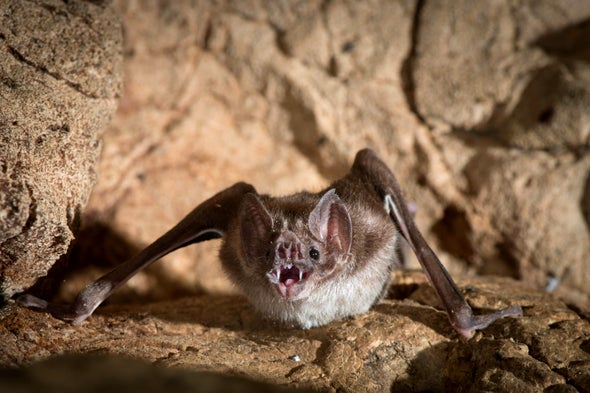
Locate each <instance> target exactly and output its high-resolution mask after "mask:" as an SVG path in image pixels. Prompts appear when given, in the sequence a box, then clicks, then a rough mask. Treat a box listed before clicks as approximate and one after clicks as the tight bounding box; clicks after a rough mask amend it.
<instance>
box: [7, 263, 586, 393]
mask: <svg viewBox="0 0 590 393" xmlns="http://www.w3.org/2000/svg"><path fill="white" fill-rule="evenodd" d="M396 282H398V285H396V286H394V288H393V289H394V290H393V291H392V293H396V292H398V293H401V292H404V291H405V293H406V295H409V297H407V298H405V299H403V300H395V299H392V298H388V299H386V300H384V301H383V302H381V303H380V304H378V305H376V306H375V307H373V309H372V310H371V311H369V312H368V313H366V314H362V315H358V316H356V317H353V318H349V319H345V320H341V321H335V322H333V323H331V324H329V325H327V326H325V327H321V328H315V329H309V330H300V329H286V328H281V327H279V326H276V325H273V324H271V323H270V322H267V321H264V320H262V319H261V318H260V317H259V316H258V315H257V314H256V313H255V312H254V309H253V308H252V307H251V306H250V305H249V304H248V303H247V302H246V300H245V299H244V298H242V297H236V296H228V295H225V296H212V295H207V296H203V297H191V298H185V299H181V300H174V301H168V302H159V303H151V304H144V305H141V306H140V305H133V306H129V305H111V306H106V307H103V308H101V309H99V310H98V312H97V313H96V314H95V315H94V316H92V317H91V318H89V319H88V320H87V321H85V322H83V323H82V324H81V325H80V326H72V325H70V324H68V323H64V322H61V321H58V320H55V319H53V318H52V317H51V316H49V315H47V314H43V313H37V312H34V311H31V310H27V309H20V308H17V307H16V306H14V305H10V306H8V307H5V308H4V310H3V312H2V315H1V316H0V318H1V322H0V341H1V342H2V343H3V345H2V349H1V350H0V365H3V366H10V367H20V366H27V365H31V364H33V363H36V362H38V361H43V360H45V359H48V358H51V357H53V356H55V355H59V354H63V353H64V352H67V353H79V354H96V353H100V354H104V355H124V356H131V357H133V358H137V359H143V360H146V361H148V362H150V363H154V364H155V365H158V366H160V367H166V368H173V369H177V368H181V369H188V370H193V371H207V372H216V373H222V374H226V375H234V376H246V377H248V378H252V379H255V380H259V381H264V382H269V383H273V384H279V385H286V386H290V387H299V388H309V389H313V390H315V391H317V390H319V391H342V392H358V391H368V392H385V391H392V390H393V391H424V390H429V391H443V390H448V391H456V389H458V388H461V389H464V390H470V389H472V391H482V390H486V391H490V390H492V391H515V390H519V391H520V389H524V391H543V389H547V388H556V386H562V387H565V386H570V387H572V386H574V387H576V388H577V389H580V390H581V391H584V389H585V390H588V388H590V385H589V382H590V381H589V380H588V376H589V374H588V370H590V350H589V347H588V343H589V342H590V322H589V321H588V320H587V319H584V318H583V315H584V314H583V313H582V312H579V313H578V312H576V311H574V310H572V309H570V308H568V307H567V306H566V305H565V304H564V303H562V302H560V301H558V300H556V299H555V298H553V297H551V296H549V295H546V294H542V293H539V292H535V291H533V290H531V289H530V288H527V287H525V286H524V285H522V284H519V283H517V282H515V281H512V280H507V279H495V280H492V279H488V278H486V279H470V280H467V281H460V282H459V285H460V286H461V287H462V288H463V289H464V293H465V294H466V296H467V298H468V301H469V302H470V303H471V304H472V305H473V306H474V307H475V308H476V309H481V310H490V309H498V308H501V307H505V306H506V305H507V304H510V303H518V304H521V305H522V306H523V307H524V309H525V316H523V317H521V318H517V319H504V320H500V321H497V322H496V323H494V324H493V325H492V326H490V327H489V328H488V329H486V330H485V331H483V332H481V333H478V334H477V335H476V336H475V337H474V338H473V339H472V340H470V341H465V340H463V339H461V338H459V337H458V335H457V333H456V332H455V331H454V330H453V329H452V328H451V326H450V324H449V322H448V319H447V317H446V315H445V313H444V312H441V311H439V310H437V309H436V308H435V307H438V306H437V303H438V301H437V300H436V297H435V295H434V292H433V291H432V289H431V288H430V287H429V286H428V284H426V283H424V276H423V275H422V274H421V273H408V274H405V275H400V276H399V277H398V279H397V280H396ZM0 383H1V382H0ZM0 386H2V385H1V384H0Z"/></svg>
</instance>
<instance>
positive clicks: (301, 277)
mask: <svg viewBox="0 0 590 393" xmlns="http://www.w3.org/2000/svg"><path fill="white" fill-rule="evenodd" d="M301 280H303V270H299V281H301Z"/></svg>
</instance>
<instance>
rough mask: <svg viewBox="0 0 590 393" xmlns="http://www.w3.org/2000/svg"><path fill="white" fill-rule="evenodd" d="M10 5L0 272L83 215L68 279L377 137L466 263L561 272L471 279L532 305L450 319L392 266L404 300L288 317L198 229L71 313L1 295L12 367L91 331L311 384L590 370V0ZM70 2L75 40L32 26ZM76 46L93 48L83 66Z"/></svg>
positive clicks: (498, 300) (57, 271) (24, 282)
mask: <svg viewBox="0 0 590 393" xmlns="http://www.w3.org/2000/svg"><path fill="white" fill-rule="evenodd" d="M20 4H25V3H22V2H16V1H14V2H12V1H8V2H4V3H3V5H2V7H5V8H4V9H2V10H3V12H2V13H0V18H3V19H1V20H0V44H1V45H2V47H1V48H2V50H3V51H4V52H3V53H6V54H7V55H6V56H0V77H1V79H0V81H1V82H2V83H0V89H2V90H0V92H1V94H0V97H2V99H3V101H2V102H3V104H2V105H0V114H2V116H3V117H1V118H0V127H2V128H1V131H2V132H1V133H0V138H2V141H1V143H0V152H1V153H2V155H1V156H0V161H1V162H0V171H1V172H0V176H2V177H0V203H2V205H1V206H2V207H1V209H2V210H0V225H1V226H2V230H1V231H0V236H2V237H3V238H4V237H5V238H6V239H4V240H3V242H2V250H10V252H4V253H3V254H1V255H2V260H1V261H0V262H1V263H2V269H3V270H2V273H1V274H3V276H2V280H3V281H2V285H3V287H2V291H3V293H4V294H5V296H6V295H10V294H12V293H14V292H15V291H18V290H22V289H24V288H25V287H26V286H28V285H30V284H32V282H33V281H34V280H35V278H36V277H39V276H40V275H43V274H44V273H45V272H46V271H47V269H48V268H49V266H50V265H51V264H52V263H53V262H54V261H55V260H56V259H57V258H58V257H59V256H60V255H62V254H63V253H64V252H65V251H66V250H67V248H68V245H69V244H70V241H71V239H72V236H73V235H72V228H73V227H74V226H75V224H76V222H77V220H78V218H77V217H79V216H80V215H82V218H81V219H82V221H83V226H82V230H81V232H80V233H79V235H78V237H77V240H78V241H77V244H76V245H75V247H74V248H73V250H72V252H71V253H70V254H69V255H70V258H69V261H68V262H69V265H68V264H66V263H65V260H62V261H60V263H58V264H56V265H55V266H54V269H53V270H52V271H51V273H50V277H49V279H48V280H45V281H43V282H42V283H41V285H39V286H38V287H37V288H36V291H38V293H45V294H49V293H52V292H54V291H56V290H57V287H58V286H59V287H60V291H61V292H60V297H61V299H62V300H64V299H68V300H71V298H72V296H73V294H74V293H76V292H77V291H78V290H79V289H80V287H81V286H82V285H84V284H86V283H87V282H88V281H89V280H90V279H91V278H94V277H96V275H97V274H98V273H99V271H100V270H104V269H105V268H108V267H110V266H112V265H114V264H116V263H119V262H121V261H122V260H124V259H126V258H127V257H129V256H130V255H131V254H133V253H134V252H136V251H138V250H139V249H140V248H142V247H144V246H145V245H147V244H148V243H150V242H151V241H153V240H154V239H155V238H156V237H158V236H159V235H160V234H162V233H163V232H164V231H166V230H167V229H168V228H170V227H171V226H172V225H173V224H175V223H176V222H177V221H178V220H179V219H180V218H181V217H182V216H183V215H184V214H186V213H187V212H188V211H190V210H191V209H192V208H193V207H194V206H195V205H196V204H198V203H199V202H201V201H203V200H204V199H205V198H207V197H208V196H210V195H212V194H214V193H215V192H217V191H219V190H220V189H222V188H224V187H227V186H229V185H231V184H232V183H234V182H236V181H240V180H245V181H248V182H250V183H252V184H254V185H255V186H256V187H257V189H258V190H259V191H260V192H265V193H272V194H286V193H291V192H294V191H298V190H300V189H309V190H317V189H319V188H320V187H323V186H324V185H326V184H327V183H329V182H330V181H331V180H333V179H334V178H336V177H338V176H340V175H342V174H344V173H345V172H346V171H347V170H348V168H349V165H350V163H351V160H352V158H353V157H354V154H355V153H356V151H357V150H359V149H360V148H363V147H366V146H369V147H372V148H373V149H375V150H376V151H378V153H379V154H380V155H381V156H382V157H383V158H384V160H385V161H386V162H387V163H388V164H389V165H390V167H391V168H393V169H394V171H395V173H396V174H397V177H398V178H399V179H400V181H401V183H402V187H403V189H404V190H405V191H406V194H407V196H408V199H410V200H413V201H414V202H415V203H416V204H417V206H418V214H417V222H418V226H419V227H420V228H421V229H422V231H423V232H424V234H425V236H426V237H427V239H428V241H429V242H430V243H431V244H432V246H433V247H434V248H435V250H436V251H437V253H438V255H439V256H440V257H441V259H442V260H443V262H444V263H445V264H446V265H447V266H448V267H449V270H450V271H451V273H452V274H453V275H454V276H456V277H465V276H473V275H476V274H494V275H504V276H511V277H513V278H517V279H519V280H521V281H524V282H526V284H528V285H531V286H533V287H535V288H540V289H543V288H545V287H546V286H547V284H548V283H551V284H552V285H551V287H553V286H554V285H553V284H555V283H557V287H556V289H555V294H556V295H557V297H555V298H554V297H552V296H550V295H546V294H542V293H540V292H535V291H534V290H532V289H530V288H529V287H525V286H524V284H522V283H520V284H517V283H514V282H512V281H509V280H496V279H493V278H485V279H475V278H473V279H467V280H466V281H463V286H464V287H467V288H470V287H473V289H472V290H467V294H468V297H469V299H470V302H471V303H472V304H473V305H475V306H476V307H477V308H482V309H487V308H499V307H501V306H503V305H506V304H509V303H519V304H522V305H523V306H525V314H526V315H525V317H523V318H520V319H517V320H504V321H501V322H498V323H496V324H494V325H493V326H492V327H490V328H489V329H488V330H486V331H484V332H483V333H481V334H479V335H478V336H476V338H475V339H473V340H471V341H468V342H464V341H461V340H459V339H458V338H457V336H456V335H455V333H454V332H453V331H452V330H451V329H450V327H449V325H448V322H447V320H446V317H445V316H444V314H442V313H440V312H437V311H435V310H434V309H433V308H432V306H433V305H436V302H435V301H434V300H433V298H434V296H433V294H432V292H431V291H430V290H429V289H428V287H427V286H426V285H424V284H423V279H422V278H416V277H414V276H412V275H410V276H409V278H408V277H406V276H404V277H405V278H404V279H403V280H404V281H403V282H405V284H404V285H407V288H406V289H404V288H401V287H400V285H401V284H400V285H398V287H397V288H398V289H400V288H401V293H405V294H406V295H407V293H406V292H408V293H411V295H410V296H409V297H407V298H406V296H401V297H400V298H401V299H403V300H394V299H391V298H390V299H388V300H386V301H384V302H383V303H382V304H380V305H378V306H376V307H374V309H373V310H372V311H371V312H369V313H367V314H364V315H361V316H357V317H355V318H353V319H349V320H344V321H336V322H334V323H332V324H330V325H329V326H326V327H324V328H318V329H312V330H307V331H301V330H286V329H279V328H276V327H272V326H270V325H268V324H266V323H265V322H264V321H261V320H260V319H259V318H258V317H257V316H256V315H255V314H253V313H252V308H251V307H250V306H249V305H248V304H247V303H246V302H245V300H243V299H242V298H241V297H236V294H235V292H234V289H233V288H231V286H230V285H229V283H228V282H227V280H226V279H225V277H224V276H223V274H222V273H221V269H220V266H219V262H218V260H217V256H216V249H217V246H218V243H216V242H209V243H205V244H199V245H198V246H194V247H189V248H187V249H183V250H179V251H178V252H176V253H174V254H173V255H171V256H169V257H166V258H165V261H163V262H162V263H157V264H155V265H154V266H152V267H151V268H150V269H148V270H147V271H146V272H143V273H141V274H139V275H138V276H137V277H136V278H135V279H133V280H132V281H131V282H130V283H129V285H127V286H126V287H125V288H122V289H121V290H120V291H119V292H118V294H117V295H116V298H115V299H113V301H114V302H115V303H116V302H119V304H118V305H116V304H115V305H111V306H109V307H107V308H105V309H103V310H102V311H100V312H99V313H98V314H97V315H96V316H94V317H92V318H91V319H90V321H88V322H85V323H84V324H83V325H82V326H79V327H72V326H70V325H67V324H63V323H61V322H59V321H55V320H53V319H51V318H50V317H48V316H46V315H42V314H37V313H32V312H30V311H27V310H19V309H16V308H15V306H14V305H12V304H9V305H8V306H6V307H5V308H3V309H2V310H1V312H2V317H1V318H2V321H1V322H0V342H2V343H3V344H2V346H0V363H1V364H2V365H3V366H9V367H18V366H26V365H31V364H32V363H35V362H37V361H40V360H46V359H49V360H47V361H48V362H50V363H49V364H52V363H51V362H53V360H52V359H51V358H52V357H53V356H58V355H61V354H64V353H82V354H90V353H96V352H98V353H105V354H108V355H125V356H132V357H135V358H140V359H143V360H146V361H148V362H151V363H154V364H155V365H156V366H166V367H181V368H188V369H191V370H201V371H214V372H221V373H229V374H233V375H246V376H248V377H250V378H255V379H258V380H263V381H266V382H271V383H275V384H281V385H289V386H291V387H296V388H297V387H305V388H312V389H319V390H322V391H361V390H362V391H365V390H369V391H389V390H390V389H391V390H394V391H397V390H400V391H404V390H414V391H421V390H445V389H447V390H450V391H460V390H465V391H467V390H470V389H471V390H472V391H543V390H546V391H548V392H551V391H564V392H567V391H575V390H579V391H590V387H589V384H590V382H589V381H590V375H589V371H588V370H590V363H589V353H590V332H589V330H590V328H589V323H588V318H589V317H588V315H589V314H588V310H587V307H588V304H590V289H589V287H588V286H587V282H589V281H590V264H588V260H589V257H590V241H589V240H590V235H589V234H590V229H589V228H590V154H588V152H589V150H590V149H589V148H590V127H589V124H590V119H589V117H590V109H589V108H590V95H589V91H590V68H589V62H590V47H589V46H588V44H587V37H588V36H589V35H590V3H588V2H581V1H571V2H559V3H548V2H547V3H546V2H537V1H533V0H526V1H521V2H520V3H519V5H518V7H517V6H516V5H514V4H513V2H510V1H508V0H499V1H495V2H493V3H489V4H487V3H486V5H485V7H484V6H483V5H481V4H479V3H473V2H469V1H453V2H451V1H447V2H444V1H439V2H430V1H420V0H416V1H407V2H389V1H378V0H373V1H370V2H358V1H352V0H351V1H332V2H326V1H319V0H318V1H305V2H292V3H291V2H274V1H262V0H260V1H257V0H251V1H231V0H226V1H215V2H212V1H192V0H183V1H175V2H146V1H140V0H131V1H123V0H120V1H118V0H116V1H115V2H114V9H115V10H116V12H115V11H113V8H111V7H110V6H107V5H106V4H107V3H103V2H100V1H98V2H97V1H93V2H72V1H70V2H68V4H67V5H66V4H64V3H55V4H53V3H52V2H48V1H46V2H43V3H36V2H31V3H26V4H28V5H29V6H31V4H32V5H35V6H37V7H36V8H35V7H32V8H26V7H21V6H20ZM6 7H8V8H6ZM7 9H10V10H13V11H11V12H10V13H9V12H7V11H6V10H7ZM31 10H35V11H34V12H35V14H34V15H33V16H34V17H27V18H26V20H27V21H29V23H32V22H34V21H41V22H44V23H40V24H39V26H38V29H41V27H43V28H44V29H46V30H43V31H44V33H43V35H39V36H35V37H33V38H36V39H29V40H22V39H21V38H22V37H29V36H27V35H25V34H28V33H26V32H23V33H22V34H21V33H19V32H20V31H24V30H26V31H29V30H31V31H33V32H35V31H38V29H37V30H35V29H31V27H30V26H29V25H27V24H19V23H16V22H15V21H16V20H20V19H15V17H13V15H16V14H17V11H18V12H20V13H21V14H22V15H26V12H32V11H31ZM89 10H94V11H95V12H96V14H92V13H91V12H90V11H89ZM18 15H20V14H18ZM50 16H51V17H50ZM119 16H120V17H121V20H122V23H123V26H124V31H125V41H124V50H123V54H124V63H123V67H124V75H125V86H124V90H123V93H122V97H121V101H120V106H119V109H118V112H117V113H116V116H115V118H114V121H113V122H112V123H111V125H110V126H109V127H108V129H107V130H106V131H105V133H104V146H103V151H102V159H101V160H100V162H99V164H98V172H99V174H100V176H99V181H98V183H97V184H96V187H95V189H94V191H93V194H92V196H91V198H90V201H89V203H88V207H87V208H86V209H85V210H84V212H83V213H81V211H82V207H83V205H84V203H85V201H86V198H87V197H88V192H89V190H90V187H91V186H92V183H93V180H92V179H93V176H94V174H93V173H94V166H95V161H96V153H97V151H98V148H99V144H98V138H99V135H100V128H101V127H102V126H103V125H104V124H105V123H106V121H107V119H108V115H109V113H110V111H111V110H112V108H113V106H114V104H115V98H116V95H117V93H116V92H117V89H118V84H119V83H120V80H119V79H118V71H117V67H118V64H119V63H118V62H117V61H118V60H117V59H118V57H117V54H118V49H117V48H118V47H117V45H116V44H117V43H118V42H119V41H118V40H120V36H119V35H118V34H119V31H118V29H116V28H114V26H116V24H117V23H118V22H115V21H116V20H117V17H119ZM19 18H20V17H19ZM43 18H46V19H43ZM21 19H22V18H21ZM56 20H57V21H60V23H56V22H55V21H56ZM49 21H53V24H52V23H49ZM66 22H67V23H72V24H74V25H79V27H80V29H81V30H80V31H79V33H77V34H82V37H85V39H84V40H73V39H68V40H65V38H64V41H63V42H62V41H60V40H49V39H46V38H47V37H50V38H51V37H60V36H62V35H63V36H64V37H69V36H67V34H69V32H70V31H75V30H67V29H65V26H68V25H67V23H66ZM26 26H28V27H26ZM109 26H113V28H112V29H111V28H109ZM91 27H94V28H91ZM60 28H63V29H64V30H63V31H62V30H59V29H60ZM52 29H53V30H52ZM84 29H86V30H84ZM17 33H19V34H17ZM93 34H95V35H93ZM19 37H21V38H19ZM64 42H67V43H70V44H71V45H72V48H71V49H72V52H71V54H69V55H65V54H63V53H62V50H63V49H64V48H63V47H62V46H60V45H65V44H64ZM86 51H89V52H90V53H91V55H89V57H90V58H91V59H93V60H95V59H100V61H99V62H98V63H96V64H95V63H89V64H90V65H91V66H89V67H79V64H80V63H83V64H86V65H88V64H87V63H86V59H87V57H86V54H87V52H86ZM64 59H67V60H68V61H65V60H64ZM93 67H94V68H93ZM89 69H90V70H94V71H93V72H88V70H89ZM25 81H26V83H25ZM55 92H59V96H58V95H57V93H55ZM56 97H58V98H56ZM15 113H16V114H18V115H19V117H18V118H14V114H15ZM82 115H83V116H82ZM56 119H57V120H56ZM15 121H16V123H15ZM63 125H67V127H65V128H64V127H62V126H63ZM7 141H10V144H7ZM26 141H29V142H26ZM21 142H22V143H21ZM33 153H35V154H33ZM37 153H38V154H37ZM49 153H53V154H55V156H51V159H50V160H48V159H46V158H43V157H46V155H47V154H49ZM19 162H20V164H19V165H17V164H18V163H19ZM35 171H36V172H35ZM72 179H74V180H75V181H73V182H72ZM54 195H60V196H59V198H57V199H55V198H53V196H54ZM64 195H66V196H67V197H66V196H64ZM50 196H51V197H52V198H50ZM60 198H61V199H60ZM7 206H8V208H7ZM49 212H51V213H49ZM41 213H43V214H41ZM7 245H9V246H10V247H11V248H9V249H8V248H5V247H6V246H7ZM61 262H64V263H61ZM7 266H10V267H7ZM420 277H421V276H420ZM64 278H65V279H66V280H65V285H61V286H60V285H56V284H60V283H62V282H63V280H64ZM460 283H461V282H460ZM408 288H409V289H408ZM196 293H201V294H202V293H207V295H205V296H195V294H196ZM182 295H190V296H188V297H185V298H183V299H182V300H178V299H179V298H181V297H182ZM558 297H559V298H561V299H562V300H563V302H562V301H560V300H557V298H558ZM166 299H168V300H166ZM171 299H175V300H171ZM148 300H158V302H155V303H152V302H148ZM130 301H134V302H136V303H138V302H139V303H141V305H137V304H135V305H132V304H129V302H130ZM121 303H126V305H121ZM297 359H299V360H298V361H297ZM91 361H92V360H89V362H91ZM56 362H60V360H56ZM40 367H42V366H40ZM113 368H116V367H115V366H113ZM22 372H23V373H25V374H21V375H26V372H27V371H22ZM114 372H116V370H115V371H114Z"/></svg>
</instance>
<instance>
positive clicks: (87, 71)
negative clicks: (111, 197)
mask: <svg viewBox="0 0 590 393" xmlns="http://www.w3.org/2000/svg"><path fill="white" fill-rule="evenodd" d="M121 41H122V37H121V31H120V23H119V20H118V17H117V14H116V13H115V11H114V9H113V8H112V7H111V6H107V5H105V4H102V3H100V2H97V3H90V2H85V1H72V2H68V3H67V4H66V3H63V2H56V1H47V2H43V3H41V2H23V1H18V0H16V1H12V0H7V1H2V2H1V4H0V297H2V298H6V297H10V296H11V295H12V294H14V293H15V292H22V291H23V290H25V289H27V288H28V287H30V286H31V285H32V284H34V283H35V281H36V280H37V279H38V278H39V277H42V276H44V275H46V274H47V271H48V270H49V268H50V267H51V266H52V265H53V263H54V262H55V261H56V260H57V259H58V258H60V257H62V256H63V255H64V254H66V252H67V250H68V249H69V246H70V243H71V241H72V240H73V239H74V235H75V231H76V229H77V226H78V225H79V222H80V215H81V213H82V210H83V209H84V207H85V205H86V202H87V201H88V197H89V195H90V191H91V189H92V186H93V185H94V182H95V179H96V166H97V161H98V154H99V150H100V135H101V131H102V130H103V128H104V127H105V126H106V124H107V123H108V121H109V120H110V118H111V116H112V114H113V113H114V111H115V105H116V101H117V96H118V94H119V90H120V88H121V86H120V85H121V70H120V68H121V67H120V65H121V62H122V56H121V50H120V49H121Z"/></svg>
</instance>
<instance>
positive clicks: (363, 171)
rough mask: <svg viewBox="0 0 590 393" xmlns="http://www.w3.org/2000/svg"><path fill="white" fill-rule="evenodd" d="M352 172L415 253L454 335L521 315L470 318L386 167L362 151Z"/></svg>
mask: <svg viewBox="0 0 590 393" xmlns="http://www.w3.org/2000/svg"><path fill="white" fill-rule="evenodd" d="M352 171H353V173H356V175H357V176H358V178H360V179H362V181H364V182H365V185H366V186H367V187H368V188H369V189H370V190H371V191H373V192H375V193H376V194H377V195H378V197H379V198H380V199H381V200H382V201H383V203H384V207H385V210H386V211H387V213H388V214H389V216H390V217H391V218H392V220H393V221H394V223H395V224H396V225H397V227H398V229H399V231H400V233H401V234H402V236H403V237H404V238H405V239H406V241H407V242H408V244H409V245H410V248H411V249H412V251H414V254H416V257H417V258H418V261H419V262H420V265H421V266H422V269H423V270H424V273H425V274H426V277H427V278H428V281H429V282H430V284H431V285H432V287H433V288H434V290H435V292H436V294H437V296H438V298H439V299H440V301H441V302H442V304H443V307H444V308H445V310H446V312H447V315H448V317H449V320H450V322H451V324H452V325H453V327H454V328H455V330H456V331H457V332H459V333H460V334H461V335H462V336H464V337H466V338H471V337H473V335H474V334H475V331H476V330H478V329H484V328H486V327H487V326H489V325H490V324H491V323H492V322H494V321H496V320H498V319H500V318H504V317H509V316H512V317H513V316H520V315H522V308H521V307H520V306H518V305H513V306H510V307H508V308H505V309H502V310H500V311H497V312H495V313H492V314H486V315H478V316H475V315H473V311H472V309H471V307H470V306H469V304H467V301H466V300H465V298H464V297H463V295H462V294H461V292H460V291H459V288H457V285H456V284H455V282H454V281H453V279H452V277H451V276H450V274H449V273H448V272H447V270H446V269H445V267H444V266H443V264H442V263H441V262H440V260H439V259H438V257H437V256H436V254H435V253H434V251H432V249H431V248H430V246H429V245H428V243H427V242H426V240H425V239H424V238H423V237H422V234H421V233H420V231H419V230H418V227H417V226H416V224H415V223H414V220H413V217H412V214H411V213H410V211H409V210H408V204H407V203H406V202H405V200H404V197H403V195H402V192H401V189H400V187H399V184H398V182H397V180H396V178H395V176H394V175H393V173H392V172H391V171H390V170H389V168H388V167H387V165H385V163H384V162H383V161H381V159H379V157H378V156H377V155H376V154H375V153H374V152H373V151H372V150H369V149H365V150H361V151H360V152H359V153H358V154H357V156H356V159H355V162H354V165H353V169H352Z"/></svg>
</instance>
